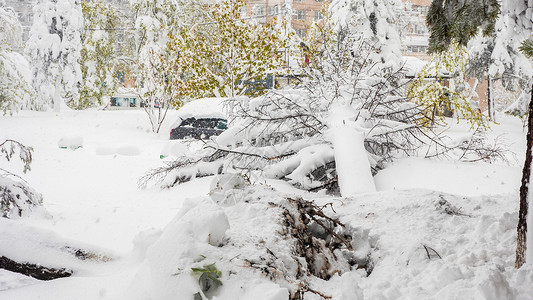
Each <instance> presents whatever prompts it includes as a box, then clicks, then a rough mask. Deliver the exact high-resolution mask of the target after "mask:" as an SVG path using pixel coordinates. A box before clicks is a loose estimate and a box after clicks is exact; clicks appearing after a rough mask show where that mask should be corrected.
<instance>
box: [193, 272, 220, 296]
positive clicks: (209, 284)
mask: <svg viewBox="0 0 533 300" xmlns="http://www.w3.org/2000/svg"><path fill="white" fill-rule="evenodd" d="M191 270H192V272H193V275H195V276H197V277H198V284H199V285H200V289H201V290H202V293H204V295H205V296H206V297H207V298H208V299H210V298H211V296H212V295H213V292H214V291H215V290H216V289H217V288H218V287H219V286H221V285H222V281H221V280H220V279H219V278H220V277H222V272H221V271H219V270H218V269H217V267H216V265H215V263H212V264H210V265H205V266H203V268H191ZM194 299H195V300H196V299H199V300H200V299H204V298H203V297H202V296H201V294H200V293H197V294H195V295H194Z"/></svg>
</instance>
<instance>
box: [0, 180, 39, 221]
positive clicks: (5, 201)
mask: <svg viewBox="0 0 533 300" xmlns="http://www.w3.org/2000/svg"><path fill="white" fill-rule="evenodd" d="M42 205H43V196H42V195H41V194H39V193H37V192H36V191H35V190H33V189H32V188H30V187H29V186H28V185H27V184H26V183H24V182H22V181H15V180H12V179H10V178H8V177H6V176H3V175H0V213H1V214H2V217H4V218H9V219H12V218H19V217H26V216H28V215H29V214H30V213H32V212H35V211H40V212H41V213H42V214H43V213H44V214H46V212H45V210H44V208H43V207H42Z"/></svg>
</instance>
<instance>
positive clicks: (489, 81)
mask: <svg viewBox="0 0 533 300" xmlns="http://www.w3.org/2000/svg"><path fill="white" fill-rule="evenodd" d="M487 110H488V114H489V119H490V120H492V121H494V93H493V89H492V78H490V75H487Z"/></svg>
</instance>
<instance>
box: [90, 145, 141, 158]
mask: <svg viewBox="0 0 533 300" xmlns="http://www.w3.org/2000/svg"><path fill="white" fill-rule="evenodd" d="M95 153H96V155H115V154H118V155H123V156H138V155H140V154H141V149H140V148H139V147H137V146H132V145H124V146H119V147H110V146H101V147H97V148H96V150H95Z"/></svg>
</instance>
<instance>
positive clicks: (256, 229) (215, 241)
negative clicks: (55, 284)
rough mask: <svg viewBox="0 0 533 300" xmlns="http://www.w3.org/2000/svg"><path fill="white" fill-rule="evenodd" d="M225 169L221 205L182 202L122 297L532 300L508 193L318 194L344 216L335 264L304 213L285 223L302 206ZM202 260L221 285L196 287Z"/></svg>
mask: <svg viewBox="0 0 533 300" xmlns="http://www.w3.org/2000/svg"><path fill="white" fill-rule="evenodd" d="M225 176H226V177H222V179H223V180H220V179H216V180H215V181H214V183H213V185H212V186H215V187H217V186H218V187H220V186H226V187H227V188H226V191H225V194H224V193H222V194H221V193H220V190H223V188H222V189H220V188H215V190H218V192H217V193H214V194H213V195H215V199H217V202H219V203H221V204H223V205H224V206H218V205H216V204H215V203H214V202H213V201H212V200H211V199H208V198H201V199H195V200H190V201H188V202H186V203H185V204H184V208H183V209H182V211H180V213H178V215H177V216H176V218H175V219H174V220H173V221H172V222H171V223H170V224H169V225H168V226H167V228H166V229H165V230H164V232H163V235H162V236H161V238H160V239H159V240H158V241H157V242H155V243H154V245H153V246H151V247H150V248H149V250H148V255H147V259H146V261H145V264H144V267H143V268H141V270H140V271H139V273H138V275H137V277H136V279H135V280H134V281H133V284H132V286H133V287H136V288H133V294H136V295H138V297H137V298H135V297H133V298H132V299H145V298H151V299H170V298H173V297H176V296H179V297H180V299H205V298H200V297H203V296H204V295H205V296H206V297H207V298H208V299H256V298H257V299H268V300H277V299H287V297H288V295H289V294H290V295H291V297H295V296H296V295H298V297H302V298H301V299H323V298H326V297H331V299H336V300H341V299H350V300H352V299H415V298H424V297H436V298H437V299H458V298H464V299H533V298H531V295H533V285H530V284H529V283H531V282H533V272H532V270H531V268H530V267H526V268H523V269H521V270H515V269H514V249H515V248H514V246H515V244H516V219H517V214H516V213H514V212H506V211H501V209H500V205H501V203H504V202H507V201H509V200H510V199H509V197H508V196H493V197H491V198H487V197H472V198H466V197H457V196H453V195H449V194H444V193H439V192H430V191H417V190H410V191H404V192H381V193H373V194H364V195H359V196H357V197H353V198H351V201H349V202H342V201H340V200H336V199H334V198H329V197H328V198H322V199H316V200H315V202H314V203H315V204H316V205H317V207H321V210H320V211H321V212H322V213H324V214H331V215H333V216H337V217H339V220H340V221H341V222H343V223H344V225H343V226H344V227H343V228H344V229H343V230H342V231H336V232H337V233H338V234H340V236H341V237H344V238H346V239H347V240H348V241H349V244H350V245H351V246H352V247H353V251H351V250H349V249H348V248H343V249H337V250H335V251H334V253H335V259H336V260H334V259H333V256H331V257H330V256H328V254H327V252H317V253H314V252H313V251H314V250H313V249H314V247H315V246H316V244H315V242H316V241H319V240H320V239H319V238H320V237H321V236H328V232H327V231H324V230H323V228H322V227H320V226H318V224H320V223H318V222H317V221H316V220H317V219H314V218H313V217H312V216H313V214H312V213H310V214H309V215H305V214H303V215H300V217H299V218H292V217H294V216H295V215H297V214H295V209H296V208H295V207H298V206H300V207H302V206H301V205H303V204H302V203H305V202H297V200H294V199H293V198H290V196H287V195H284V194H281V193H279V192H276V191H274V190H271V189H270V188H269V187H266V186H262V185H256V186H253V185H252V186H249V185H247V184H243V183H242V181H239V180H237V179H236V178H235V177H233V178H229V177H227V176H228V175H225ZM231 186H238V190H239V193H238V195H239V196H240V197H241V198H240V201H238V200H239V198H238V197H235V196H236V195H237V194H236V193H233V194H231V195H230V193H228V191H230V190H231ZM221 195H226V196H229V197H231V201H220V197H221ZM213 200H214V199H213ZM295 201H296V202H295ZM290 203H298V204H297V205H296V206H290ZM459 205H460V206H459ZM329 206H331V208H332V209H329V208H327V207H329ZM309 209H311V206H309V207H306V208H305V210H306V211H307V212H309V211H310V210H309ZM509 211H513V209H512V208H511V209H509ZM288 216H292V217H288ZM305 216H311V217H310V218H309V219H308V221H305ZM298 219H300V220H304V223H305V222H309V223H307V224H309V226H308V227H307V228H308V230H309V231H308V232H309V233H311V235H312V236H313V238H311V239H312V241H309V245H307V247H305V249H306V251H307V252H306V251H304V252H299V250H298V249H299V245H300V244H299V242H298V241H299V239H300V238H301V237H302V236H301V234H302V231H298V230H296V231H295V230H294V228H297V227H291V226H292V225H291V224H293V223H292V222H297V220H298ZM303 232H305V230H304V231H303ZM334 239H335V238H334V236H329V237H328V238H326V239H325V241H328V240H329V241H331V240H334ZM337 243H342V239H341V240H337ZM178 245H179V246H178ZM331 245H333V244H331ZM331 245H330V246H331ZM331 247H332V246H331ZM309 251H310V252H309ZM305 253H313V255H312V256H311V257H312V258H311V260H310V257H308V256H307V254H305ZM209 266H213V267H214V268H215V269H216V270H217V271H220V277H218V279H219V280H220V281H221V283H222V284H221V285H218V286H216V288H215V289H214V290H207V292H206V291H203V290H202V288H203V287H205V284H202V280H201V279H199V277H201V276H199V274H195V271H193V269H195V270H198V269H205V268H208V267H209ZM267 279H268V280H269V281H271V282H270V283H268V281H267ZM146 282H150V284H145V283H146ZM139 290H142V292H140V291H139ZM204 292H205V293H204ZM195 294H197V295H198V296H196V297H198V298H194V297H195V296H194V295H195ZM200 295H201V296H200ZM130 296H132V295H128V297H130Z"/></svg>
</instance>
